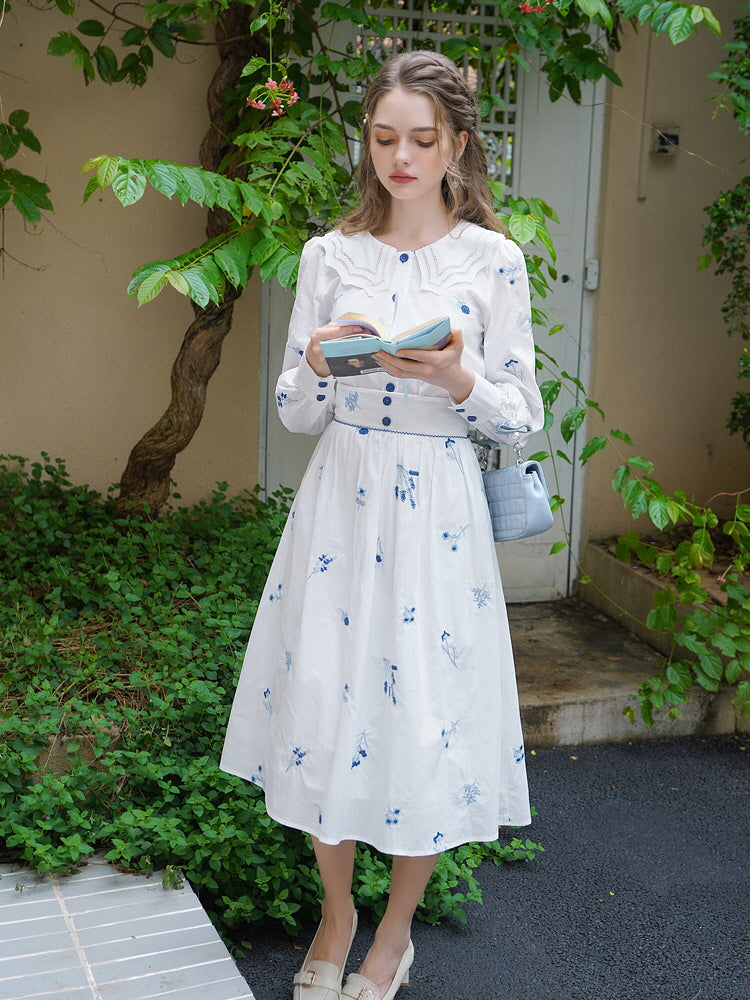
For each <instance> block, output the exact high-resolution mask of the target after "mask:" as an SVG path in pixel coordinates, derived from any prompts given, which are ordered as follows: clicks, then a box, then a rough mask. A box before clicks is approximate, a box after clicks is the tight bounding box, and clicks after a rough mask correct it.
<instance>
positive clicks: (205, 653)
mask: <svg viewBox="0 0 750 1000" xmlns="http://www.w3.org/2000/svg"><path fill="white" fill-rule="evenodd" d="M289 496H290V491H288V490H282V491H279V492H278V493H277V494H274V496H272V497H271V498H270V499H268V500H263V499H261V497H260V496H259V494H258V492H257V491H256V492H253V493H246V494H243V495H242V496H239V497H232V498H228V497H227V495H226V485H225V484H219V486H218V489H217V491H216V492H215V494H214V496H213V498H212V500H211V501H210V502H207V503H200V504H198V505H196V506H194V507H191V508H173V509H169V510H168V511H167V513H166V514H163V515H162V516H160V517H159V518H158V519H149V518H148V517H143V518H142V519H139V520H136V521H132V522H130V523H125V522H117V521H116V520H113V515H112V504H111V502H110V501H109V500H107V499H105V498H102V497H101V496H100V495H98V494H97V493H95V492H93V491H92V490H90V489H88V488H87V487H80V486H74V485H73V484H72V483H71V482H70V481H69V479H68V476H67V473H66V470H65V465H64V463H63V462H62V461H60V460H59V459H58V460H55V461H51V460H50V458H49V456H47V455H43V456H42V461H41V462H34V463H29V462H28V461H27V460H25V459H23V458H20V457H18V456H10V457H0V580H2V591H3V600H2V602H1V603H0V634H1V635H2V639H1V640H0V712H1V716H2V722H1V724H0V837H1V838H2V840H3V842H4V845H5V851H6V853H7V854H8V855H9V856H12V857H14V858H18V859H22V860H24V861H26V862H28V863H29V864H30V865H32V866H34V867H35V868H37V869H38V870H39V871H66V870H69V869H70V868H71V867H72V866H75V865H77V864H78V863H79V862H81V861H82V860H83V859H85V858H86V857H87V856H88V855H90V854H91V853H92V852H94V851H103V852H104V853H105V854H106V856H107V858H109V859H110V860H111V861H113V862H114V863H115V864H117V865H119V866H122V867H123V868H126V869H130V870H144V871H150V870H152V869H167V870H168V871H174V870H176V869H179V870H181V871H182V872H183V873H184V874H185V875H186V876H187V877H188V878H189V879H190V882H191V883H192V885H193V886H194V887H195V888H196V890H197V891H198V892H199V894H200V896H201V899H202V901H203V903H204V905H205V906H206V908H207V909H208V911H209V912H210V913H211V915H212V917H213V918H214V920H215V921H216V922H217V923H218V924H219V926H223V927H224V928H229V927H232V926H235V927H238V928H241V927H242V926H243V925H247V924H253V923H257V922H259V921H261V920H267V919H273V920H278V921H280V922H281V924H283V926H285V927H286V928H287V929H288V930H290V931H295V930H296V929H297V927H298V924H299V922H300V921H302V920H304V919H306V918H307V917H308V916H311V915H312V914H314V912H315V911H316V909H317V905H318V895H319V888H320V885H319V880H318V876H317V872H316V870H315V867H314V857H313V853H312V849H311V845H310V842H309V838H307V837H306V836H305V835H303V834H301V833H299V832H297V831H295V830H289V829H286V828H284V827H281V826H279V825H278V824H276V823H275V822H273V821H272V820H271V819H270V818H269V817H268V815H267V814H266V811H265V808H264V805H263V797H262V793H261V792H260V790H259V789H258V788H257V787H256V786H254V785H251V784H249V783H247V782H245V781H242V780H240V779H238V778H235V777H232V776H230V775H228V774H224V773H223V772H222V771H220V770H219V768H218V764H217V761H218V758H219V755H220V751H221V744H222V740H223V735H224V729H225V726H226V721H227V714H228V711H229V706H230V704H231V698H232V693H233V690H234V685H235V683H236V678H237V671H238V669H239V666H240V664H241V661H242V652H243V649H244V646H245V643H246V641H247V636H248V634H249V631H250V626H251V624H252V621H253V617H254V615H255V611H256V608H257V601H258V598H259V596H260V594H261V591H262V588H263V585H264V582H265V579H266V576H267V574H268V571H269V569H270V565H271V560H272V559H273V554H274V551H275V549H276V546H277V544H278V540H279V537H280V535H281V530H282V528H283V524H284V521H285V518H286V514H287V512H288V509H289ZM56 737H58V738H59V737H63V738H64V739H65V744H64V745H65V754H66V758H67V768H63V769H61V768H59V767H58V768H57V769H56V770H57V771H58V772H59V771H61V770H64V773H62V774H53V773H51V772H50V771H48V770H45V769H44V768H42V767H41V763H42V762H43V760H44V758H45V755H46V753H47V751H48V747H49V742H50V740H53V739H55V738H56ZM538 849H540V848H539V847H538V845H535V844H532V843H531V842H530V841H525V842H521V841H520V840H518V839H513V840H512V842H511V843H510V844H508V845H506V846H504V847H503V846H501V845H500V844H499V843H495V844H492V845H472V846H467V847H462V848H459V849H458V850H456V851H454V852H452V853H451V854H449V855H446V856H444V857H443V858H442V859H441V862H440V864H439V867H438V870H437V872H436V875H435V877H434V879H433V881H432V883H431V885H430V887H429V889H428V892H427V894H426V896H425V900H424V904H423V906H422V910H421V915H422V917H423V919H426V920H429V921H432V922H436V921H438V920H439V919H441V918H442V917H443V916H445V915H447V914H450V913H452V914H455V915H456V916H458V918H459V919H465V913H464V910H463V904H464V902H466V901H467V900H470V899H471V900H481V892H480V889H479V886H478V884H477V881H476V878H475V877H474V871H475V869H476V867H477V866H478V865H479V864H480V862H481V861H482V860H483V859H484V858H492V859H493V860H494V861H495V862H496V863H500V862H501V861H502V860H503V859H507V860H514V859H527V858H532V857H533V856H534V852H535V850H538ZM387 886H388V869H387V859H385V858H383V857H381V856H380V855H378V854H377V853H375V852H373V851H371V850H369V849H367V848H362V849H361V850H360V855H359V864H358V866H357V876H356V883H355V894H356V897H357V904H358V906H359V907H360V908H364V909H367V908H369V909H370V910H371V911H372V912H375V913H378V912H380V911H381V910H382V908H383V906H384V902H385V900H384V894H385V893H386V892H387Z"/></svg>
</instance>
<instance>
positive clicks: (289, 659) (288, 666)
mask: <svg viewBox="0 0 750 1000" xmlns="http://www.w3.org/2000/svg"><path fill="white" fill-rule="evenodd" d="M284 665H285V666H286V670H287V673H289V671H290V670H291V669H292V654H291V652H290V651H289V650H288V649H287V651H286V652H285V653H284Z"/></svg>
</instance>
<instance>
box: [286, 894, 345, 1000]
mask: <svg viewBox="0 0 750 1000" xmlns="http://www.w3.org/2000/svg"><path fill="white" fill-rule="evenodd" d="M356 933H357V911H356V910H355V911H354V917H353V918H352V934H351V937H350V938H349V947H348V948H347V949H346V957H345V958H344V962H343V964H342V966H341V968H340V969H339V968H338V966H336V965H334V964H333V962H321V961H318V959H313V960H312V961H311V962H308V958H309V957H310V953H311V952H312V951H313V949H314V947H315V938H317V936H318V932H317V931H316V932H315V937H314V938H313V940H312V944H311V945H310V947H309V948H308V950H307V955H306V956H305V961H304V962H303V963H302V968H301V969H300V971H299V972H297V973H296V974H295V976H294V979H293V980H292V982H293V983H294V1000H341V980H342V979H343V976H344V966H345V965H346V959H347V958H348V957H349V952H350V951H351V947H352V942H353V941H354V935H355V934H356Z"/></svg>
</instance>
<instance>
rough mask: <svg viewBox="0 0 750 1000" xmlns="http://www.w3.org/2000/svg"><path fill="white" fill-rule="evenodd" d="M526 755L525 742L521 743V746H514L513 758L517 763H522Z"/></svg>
mask: <svg viewBox="0 0 750 1000" xmlns="http://www.w3.org/2000/svg"><path fill="white" fill-rule="evenodd" d="M525 756H526V751H525V750H524V748H523V743H522V744H521V745H520V747H514V748H513V760H514V761H515V762H516V764H520V763H521V762H522V761H523V759H524V757H525Z"/></svg>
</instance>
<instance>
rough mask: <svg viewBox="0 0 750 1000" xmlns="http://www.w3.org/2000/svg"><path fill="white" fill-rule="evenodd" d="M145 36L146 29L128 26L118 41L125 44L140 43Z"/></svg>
mask: <svg viewBox="0 0 750 1000" xmlns="http://www.w3.org/2000/svg"><path fill="white" fill-rule="evenodd" d="M145 37H146V31H145V29H144V28H128V30H127V31H126V32H125V34H124V35H123V36H122V38H121V39H120V43H121V44H122V45H125V46H128V45H140V44H141V42H142V41H143V40H144V38H145Z"/></svg>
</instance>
